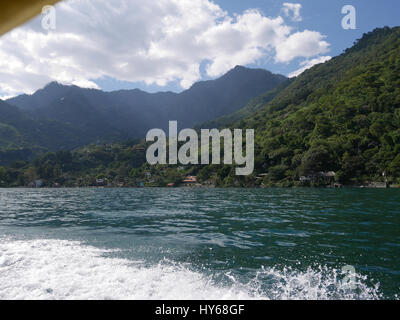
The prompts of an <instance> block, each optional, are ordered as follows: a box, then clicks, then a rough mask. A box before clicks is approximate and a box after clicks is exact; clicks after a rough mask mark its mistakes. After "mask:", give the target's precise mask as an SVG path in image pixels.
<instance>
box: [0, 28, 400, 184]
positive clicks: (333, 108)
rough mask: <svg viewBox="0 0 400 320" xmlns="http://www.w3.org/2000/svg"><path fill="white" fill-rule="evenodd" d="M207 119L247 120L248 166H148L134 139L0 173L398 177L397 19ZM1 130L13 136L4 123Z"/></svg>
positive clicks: (9, 180) (161, 178)
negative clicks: (244, 171)
mask: <svg viewBox="0 0 400 320" xmlns="http://www.w3.org/2000/svg"><path fill="white" fill-rule="evenodd" d="M229 123H230V124H229ZM211 124H212V125H213V126H215V125H218V126H229V127H232V128H254V129H255V132H256V146H255V147H256V155H255V156H256V158H255V172H254V174H253V175H251V176H248V177H236V176H235V175H234V167H233V166H224V165H221V166H186V167H184V168H180V167H179V166H154V167H150V166H149V165H148V164H146V163H145V148H146V145H145V144H144V143H140V142H138V141H137V142H136V143H128V144H119V145H102V146H90V147H86V148H81V149H78V150H75V151H73V152H58V153H56V154H53V153H50V154H46V155H45V156H43V157H41V158H39V159H36V160H35V161H34V162H32V163H21V162H16V163H14V164H13V165H12V166H11V167H9V168H0V182H1V183H2V184H3V185H8V186H16V185H27V184H28V183H29V181H32V180H33V179H44V180H45V181H46V182H47V183H48V185H54V184H60V185H67V186H86V185H96V184H97V185H98V184H99V183H100V184H103V183H104V181H103V179H105V178H106V179H107V180H106V181H107V183H108V184H109V185H119V186H122V185H125V186H127V185H132V186H135V185H138V184H140V183H142V182H144V183H145V184H147V185H149V186H152V185H159V186H165V185H166V184H167V183H171V182H175V183H176V184H179V183H180V182H181V181H182V179H183V177H184V176H185V175H188V174H192V175H197V178H198V181H199V182H201V183H206V184H211V185H217V186H260V185H264V186H301V185H326V184H332V183H334V182H337V183H341V184H347V185H366V184H368V183H370V182H379V181H382V182H384V181H385V182H388V183H391V184H393V185H396V184H400V28H399V27H397V28H392V29H391V28H387V27H385V28H382V29H376V30H374V31H373V32H370V33H368V34H365V35H364V36H363V38H362V39H360V40H358V41H357V42H356V43H355V45H354V46H353V47H352V48H350V49H348V50H346V51H345V52H344V53H343V54H342V55H340V56H338V57H335V58H333V59H332V60H331V61H328V62H326V63H324V64H320V65H317V66H314V67H313V68H311V69H310V70H307V71H306V72H304V73H303V74H301V75H300V76H299V77H297V78H296V79H294V80H290V81H287V82H284V83H282V85H281V86H279V87H278V88H277V89H275V90H273V91H269V92H267V93H265V94H263V95H261V96H260V97H258V98H255V99H253V100H252V101H251V103H250V104H249V105H248V106H247V107H245V108H244V109H242V110H240V111H238V112H235V113H233V114H232V115H230V116H227V117H222V118H219V119H217V120H216V121H215V122H213V123H211ZM209 125H210V123H208V126H209ZM206 126H207V125H206ZM0 130H5V131H8V132H9V133H8V134H9V135H10V136H14V137H15V139H17V134H16V133H15V132H13V131H12V129H10V128H7V127H3V129H2V128H1V127H0ZM328 171H334V172H335V173H336V174H335V176H334V177H333V180H332V179H329V180H324V179H319V178H316V177H318V173H319V172H328ZM302 176H303V177H306V178H307V179H306V180H305V181H306V182H301V181H300V177H302ZM96 179H97V180H96Z"/></svg>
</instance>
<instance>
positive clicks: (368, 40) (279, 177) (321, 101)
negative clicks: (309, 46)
mask: <svg viewBox="0 0 400 320" xmlns="http://www.w3.org/2000/svg"><path fill="white" fill-rule="evenodd" d="M236 125H237V126H244V127H247V128H254V129H255V130H256V149H257V150H258V151H257V155H256V170H257V171H258V172H259V173H261V172H266V173H268V178H267V179H265V180H267V181H266V183H277V182H280V183H281V184H292V183H293V182H294V181H298V179H299V177H300V176H306V177H307V176H312V175H314V174H315V173H317V172H320V171H324V172H327V171H335V172H336V177H335V178H336V180H337V181H340V182H342V183H347V184H359V183H364V182H365V181H372V180H380V181H382V180H383V177H382V175H383V173H385V175H386V177H387V178H390V179H393V180H396V179H398V178H399V177H400V28H399V27H397V28H393V29H391V28H388V27H386V28H382V29H376V30H374V31H373V32H370V33H368V34H365V35H364V36H363V38H362V39H360V40H358V41H357V42H356V43H355V45H354V46H353V47H352V48H351V49H348V50H346V51H345V53H344V54H342V55H340V56H338V57H336V58H334V59H332V60H331V61H328V62H326V63H324V64H320V65H318V66H315V67H313V68H312V69H310V70H308V71H306V72H304V73H303V74H301V75H300V76H299V77H298V78H297V79H295V81H293V83H292V84H291V85H289V86H288V87H287V88H285V89H284V90H283V91H281V92H280V93H279V94H278V95H277V96H276V97H275V98H274V99H273V100H272V101H271V102H270V103H268V104H266V105H265V106H264V107H262V108H261V109H260V110H259V111H257V112H256V113H255V114H254V115H252V116H250V117H248V118H246V119H245V120H244V121H242V122H241V123H237V124H236Z"/></svg>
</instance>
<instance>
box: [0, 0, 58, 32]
mask: <svg viewBox="0 0 400 320" xmlns="http://www.w3.org/2000/svg"><path fill="white" fill-rule="evenodd" d="M58 1H59V0H0V35H3V34H4V33H6V32H7V31H10V30H11V29H13V28H15V27H17V26H19V25H20V24H23V23H24V22H26V21H28V20H29V19H31V18H33V17H35V16H37V15H38V14H40V13H41V12H42V8H43V7H44V6H46V5H53V4H55V3H57V2H58Z"/></svg>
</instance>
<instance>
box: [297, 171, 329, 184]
mask: <svg viewBox="0 0 400 320" xmlns="http://www.w3.org/2000/svg"><path fill="white" fill-rule="evenodd" d="M335 176H336V173H335V172H334V171H328V172H323V171H320V172H316V173H312V174H309V175H308V176H301V177H300V181H301V182H303V183H305V182H318V181H323V182H325V183H327V184H328V183H333V182H334V181H335Z"/></svg>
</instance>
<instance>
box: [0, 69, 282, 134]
mask: <svg viewBox="0 0 400 320" xmlns="http://www.w3.org/2000/svg"><path fill="white" fill-rule="evenodd" d="M284 80H286V78H285V77H284V76H282V75H276V74H272V73H270V72H269V71H266V70H261V69H248V68H244V67H240V66H237V67H235V68H234V69H232V70H231V71H229V72H228V73H227V74H225V75H224V76H222V77H221V78H219V79H216V80H210V81H202V82H198V83H196V84H194V85H193V86H192V87H191V88H190V89H188V90H186V91H183V92H182V93H179V94H177V93H172V92H161V93H146V92H144V91H141V90H138V89H135V90H122V91H115V92H103V91H100V90H93V89H83V88H79V87H76V86H64V85H61V84H58V83H55V82H53V83H50V84H49V85H47V86H46V87H44V88H43V89H41V90H38V91H37V92H35V93H34V94H33V95H21V96H18V97H15V98H12V99H9V100H7V103H9V104H12V105H15V106H17V107H19V108H20V109H23V110H25V111H27V112H29V113H30V115H31V117H32V118H34V119H40V120H42V119H48V120H57V121H60V122H63V123H68V124H70V125H72V126H76V127H78V128H81V129H84V130H88V132H93V133H94V132H95V131H96V130H98V131H99V132H98V134H99V137H100V138H103V137H101V136H102V134H101V133H102V132H103V133H104V132H112V131H116V132H119V133H121V134H122V133H125V134H126V135H127V136H130V137H143V136H144V135H145V133H146V132H147V131H148V130H149V129H151V128H155V127H161V128H167V125H168V121H169V120H178V122H179V125H180V126H182V127H193V126H194V125H195V124H199V123H202V122H204V121H209V120H212V119H215V118H217V117H220V116H223V115H226V114H230V113H232V112H235V111H237V110H239V109H241V108H242V107H244V106H245V105H246V104H247V103H248V102H249V101H250V99H252V98H254V97H255V96H258V95H260V94H262V93H264V92H266V91H268V90H270V89H272V88H274V87H276V86H277V85H278V84H280V83H281V82H282V81H284Z"/></svg>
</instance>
